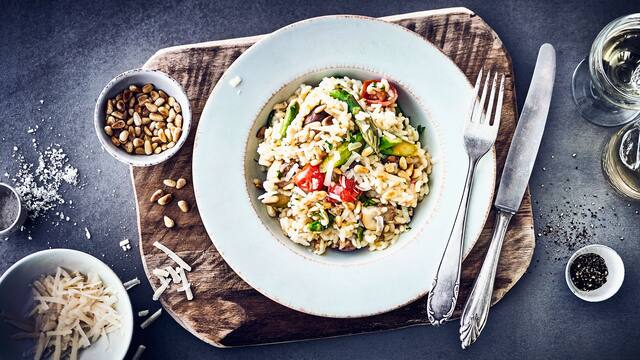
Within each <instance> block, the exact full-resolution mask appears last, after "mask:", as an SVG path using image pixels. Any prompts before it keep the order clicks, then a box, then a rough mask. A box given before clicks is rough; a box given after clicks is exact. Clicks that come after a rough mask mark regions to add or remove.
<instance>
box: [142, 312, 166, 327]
mask: <svg viewBox="0 0 640 360" xmlns="http://www.w3.org/2000/svg"><path fill="white" fill-rule="evenodd" d="M161 314H162V308H160V309H158V311H156V312H154V313H153V314H151V316H149V317H148V318H147V320H145V321H143V322H142V324H140V328H141V329H143V330H144V329H146V328H148V327H149V325H151V324H152V323H153V322H154V321H156V319H157V318H159V317H160V315H161Z"/></svg>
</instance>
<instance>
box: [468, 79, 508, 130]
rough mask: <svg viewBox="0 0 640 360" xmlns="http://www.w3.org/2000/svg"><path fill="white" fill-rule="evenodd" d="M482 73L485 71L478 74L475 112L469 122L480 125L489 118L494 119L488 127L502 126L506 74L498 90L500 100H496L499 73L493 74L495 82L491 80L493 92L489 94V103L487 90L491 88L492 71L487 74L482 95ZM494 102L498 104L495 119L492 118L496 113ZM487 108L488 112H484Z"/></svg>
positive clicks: (473, 111)
mask: <svg viewBox="0 0 640 360" xmlns="http://www.w3.org/2000/svg"><path fill="white" fill-rule="evenodd" d="M482 73H483V70H482V69H481V70H480V73H479V74H478V78H477V79H476V85H475V87H474V89H473V91H474V95H473V98H474V102H473V110H472V112H471V116H470V118H469V122H471V123H479V124H484V123H485V122H486V120H487V118H489V119H490V120H491V119H493V121H491V122H490V123H488V124H487V125H490V126H496V127H499V125H500V115H501V113H502V99H503V97H504V74H502V75H501V76H500V89H499V90H498V99H497V101H496V99H495V93H496V81H497V79H498V73H497V72H496V73H494V74H493V80H491V92H490V94H489V101H486V100H487V90H488V88H489V79H491V75H492V73H491V71H489V72H488V73H487V76H486V77H485V80H484V85H483V87H482V94H480V93H479V92H480V83H481V81H482ZM478 95H480V100H479V101H478ZM494 101H495V102H496V106H495V114H493V117H492V116H491V113H492V111H494V107H493V105H494ZM485 108H486V110H484V109H485Z"/></svg>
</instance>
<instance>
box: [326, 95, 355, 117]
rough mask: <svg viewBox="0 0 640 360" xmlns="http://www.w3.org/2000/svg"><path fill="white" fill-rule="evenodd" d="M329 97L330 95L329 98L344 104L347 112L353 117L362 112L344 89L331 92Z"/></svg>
mask: <svg viewBox="0 0 640 360" xmlns="http://www.w3.org/2000/svg"><path fill="white" fill-rule="evenodd" d="M329 95H331V97H332V98H334V99H336V100H340V101H344V102H346V103H347V107H348V109H349V112H350V113H351V114H353V115H354V116H355V115H356V114H357V113H359V112H360V111H362V108H361V107H360V104H358V101H357V100H356V98H354V97H353V95H351V94H349V92H347V91H346V90H344V89H335V90H333V91H331V92H330V93H329Z"/></svg>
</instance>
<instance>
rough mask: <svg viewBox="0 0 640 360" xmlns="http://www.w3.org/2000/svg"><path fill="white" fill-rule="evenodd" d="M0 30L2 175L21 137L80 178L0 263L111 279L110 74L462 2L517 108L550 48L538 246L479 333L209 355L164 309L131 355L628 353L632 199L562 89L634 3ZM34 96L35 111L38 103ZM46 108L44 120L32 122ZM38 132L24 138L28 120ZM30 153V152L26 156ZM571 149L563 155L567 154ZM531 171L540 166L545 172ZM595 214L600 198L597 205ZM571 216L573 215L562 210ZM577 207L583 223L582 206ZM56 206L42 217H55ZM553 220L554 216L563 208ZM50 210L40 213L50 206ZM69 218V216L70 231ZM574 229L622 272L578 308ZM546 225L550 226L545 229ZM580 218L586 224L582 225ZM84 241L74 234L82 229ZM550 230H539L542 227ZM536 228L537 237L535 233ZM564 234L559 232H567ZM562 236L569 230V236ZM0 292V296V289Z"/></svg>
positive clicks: (6, 21) (130, 203) (187, 16)
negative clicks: (200, 50)
mask: <svg viewBox="0 0 640 360" xmlns="http://www.w3.org/2000/svg"><path fill="white" fill-rule="evenodd" d="M3 4H4V5H5V6H3V7H2V8H3V10H4V17H3V21H2V23H0V30H1V31H0V32H1V33H2V37H0V65H1V66H2V70H3V71H2V75H1V76H0V94H1V96H0V113H1V114H2V118H1V119H0V138H1V139H2V141H1V142H0V178H1V179H3V181H4V180H5V179H6V178H5V177H4V176H3V175H2V174H4V173H5V171H7V172H9V173H10V174H12V175H13V174H14V173H15V167H16V164H15V162H14V160H13V159H12V157H11V153H12V148H13V146H18V147H20V148H21V149H22V150H21V151H23V152H24V153H25V155H26V156H33V153H32V152H31V151H30V143H31V141H32V138H34V137H35V138H36V139H37V141H38V143H39V144H40V146H46V145H48V144H50V143H59V144H60V145H61V147H62V148H63V149H65V151H66V152H67V154H68V156H69V158H70V161H71V163H72V164H73V165H74V166H76V167H77V168H78V169H79V171H80V174H81V182H82V184H84V185H83V186H82V187H81V188H70V187H68V188H65V191H64V196H65V198H66V199H71V200H73V205H72V206H69V205H63V206H60V208H59V210H62V211H64V213H65V214H67V215H69V216H70V217H71V221H70V222H68V223H67V222H63V223H61V224H60V225H58V226H55V225H54V224H53V223H52V221H51V219H48V220H47V219H41V220H39V221H37V222H35V223H31V224H28V225H27V230H28V232H30V234H31V236H32V238H33V239H32V240H29V239H28V238H27V232H26V231H25V232H24V233H21V234H16V235H13V236H11V237H10V238H9V239H8V240H6V241H4V240H3V239H0V271H4V270H6V269H7V268H8V267H9V266H10V265H11V264H13V263H14V262H15V261H17V260H18V259H20V258H22V257H23V256H25V255H27V254H30V253H32V252H35V251H38V250H41V249H46V248H49V247H67V248H72V249H79V250H83V251H86V252H88V253H90V254H93V255H96V256H98V257H99V258H102V259H103V260H104V261H105V262H106V263H107V264H109V265H111V266H112V267H113V269H114V270H115V271H116V272H117V273H118V275H119V276H120V277H121V278H122V279H123V280H128V279H130V278H132V277H134V276H138V277H139V278H141V279H144V273H143V269H142V264H141V260H140V258H139V255H138V250H137V246H136V245H135V241H134V249H133V250H132V251H130V252H127V253H124V252H123V251H121V250H120V248H119V247H118V244H117V243H118V242H119V241H120V240H122V239H124V238H129V239H134V240H135V239H137V231H136V214H135V209H134V200H133V190H132V186H131V182H130V177H129V169H128V168H127V167H126V166H124V165H122V164H120V163H118V162H117V161H116V160H114V159H112V158H111V157H110V156H109V155H108V154H106V153H105V152H103V151H102V150H101V149H100V146H99V144H98V143H97V140H96V139H95V135H94V130H93V124H92V114H93V106H94V101H95V99H96V98H97V95H98V94H99V92H100V90H101V89H102V87H103V86H104V84H106V82H107V81H109V79H111V78H112V77H113V76H115V75H116V74H118V73H120V72H122V71H124V70H127V69H131V68H135V67H139V66H140V65H141V64H143V63H144V61H145V60H146V59H147V58H149V57H150V56H151V55H152V54H153V53H154V52H155V51H156V50H157V49H160V48H163V47H167V46H172V45H180V44H188V43H195V42H201V41H208V40H216V39H224V38H231V37H240V36H248V35H255V34H262V33H268V32H270V31H273V30H276V29H278V28H279V27H281V26H284V25H287V24H289V23H291V22H294V21H297V20H302V19H305V18H309V17H313V16H318V15H325V14H337V13H352V14H362V15H370V16H384V15H392V14H400V13H405V12H411V11H420V10H428V9H437V8H443V7H451V6H466V7H468V8H470V9H472V10H474V11H475V12H476V13H477V14H478V15H480V16H481V17H482V18H483V19H484V20H485V21H487V23H489V25H491V26H492V27H493V28H494V29H495V30H496V32H497V33H498V34H499V35H500V37H501V39H502V40H503V42H504V43H505V45H506V47H507V49H508V50H509V52H510V53H511V56H512V59H513V65H514V69H515V74H516V85H517V93H518V95H519V105H520V106H522V101H523V100H524V97H525V94H526V90H527V87H528V84H529V79H530V77H531V74H532V72H533V65H534V63H535V59H536V53H537V49H538V46H539V45H540V44H542V43H543V42H549V43H552V44H553V45H554V46H555V47H556V50H557V58H558V64H557V70H558V71H557V76H556V87H555V95H554V98H553V101H552V104H551V110H550V114H549V120H548V123H547V131H546V134H545V136H544V138H543V141H542V146H541V152H540V154H539V156H538V161H537V165H536V168H535V169H534V173H533V178H532V180H531V191H532V193H533V199H534V202H535V204H534V214H535V217H536V232H537V233H541V234H542V236H541V237H540V238H539V239H538V243H537V247H536V253H535V255H534V260H533V262H532V266H531V267H530V269H529V272H528V273H527V274H526V275H525V276H524V278H523V279H522V280H521V281H520V282H519V283H518V284H517V285H516V286H515V288H514V289H513V290H512V291H511V292H510V293H509V294H508V296H506V298H505V299H504V300H502V301H501V302H500V303H499V304H498V305H497V306H496V307H494V308H493V309H492V312H491V315H490V317H489V323H488V325H487V327H486V329H485V330H484V332H483V334H482V337H481V338H480V340H479V342H478V343H477V344H475V345H474V346H473V347H472V348H471V349H470V350H467V351H462V350H460V348H459V342H458V340H457V331H458V328H457V324H449V325H446V326H444V327H441V328H428V327H417V328H410V329H404V330H398V331H391V332H386V333H378V334H370V335H361V336H353V337H346V338H337V339H329V340H319V341H308V342H302V343H292V344H282V345H271V346H261V347H253V348H245V349H225V350H220V349H216V348H213V347H211V346H209V345H207V344H205V343H203V342H201V341H199V340H197V339H196V338H195V337H193V336H191V335H190V334H189V333H188V332H186V331H185V330H183V329H182V328H181V327H180V326H179V325H178V324H177V323H175V322H174V321H173V320H172V319H171V318H170V317H169V316H167V315H163V316H162V318H161V319H159V320H158V321H157V322H156V323H154V324H153V325H152V326H151V327H150V328H148V329H147V330H145V331H141V330H139V329H138V328H137V327H136V329H137V330H136V332H135V336H134V339H133V345H132V349H135V347H137V345H138V344H145V345H146V346H147V351H146V352H145V356H144V358H145V359H160V358H172V359H199V358H220V359H223V358H225V359H226V358H245V359H321V358H322V359H334V358H349V359H391V358H397V359H414V358H455V359H463V358H474V359H497V358H507V359H515V358H527V359H528V358H531V359H536V358H554V359H567V358H577V359H599V358H610V359H623V358H625V359H631V358H636V359H637V358H638V356H639V354H640V349H639V348H640V326H638V324H640V311H638V308H637V303H638V302H637V299H638V298H640V287H639V286H638V284H639V277H638V274H637V270H638V269H640V251H639V250H640V244H639V243H638V240H639V236H638V222H639V220H640V215H637V214H636V211H637V210H638V209H639V208H640V207H639V206H638V204H629V203H628V202H627V201H625V200H623V199H620V198H618V197H616V196H614V195H613V194H612V192H611V190H610V189H609V187H608V185H607V184H606V182H605V180H604V178H603V176H602V174H601V171H600V165H599V158H600V149H601V145H602V143H603V142H604V141H605V139H606V138H607V137H608V135H609V134H611V133H612V130H607V129H603V128H597V127H595V126H592V125H590V124H588V123H586V122H585V121H583V120H581V119H580V118H579V115H578V114H577V113H576V111H575V110H574V107H573V103H572V100H571V92H570V80H571V73H572V71H573V69H574V66H575V65H576V64H577V63H578V62H579V61H580V60H581V59H582V58H583V57H584V56H585V55H586V54H587V51H588V49H589V46H590V43H591V41H592V40H593V38H594V37H595V35H596V34H597V32H598V31H599V30H600V29H601V28H602V27H603V26H604V25H605V24H606V23H607V22H609V21H610V20H612V19H613V18H615V17H618V16H621V15H624V14H627V13H632V12H638V11H640V5H639V4H638V3H637V2H635V1H603V2H593V1H588V2H585V1H562V2H557V1H549V2H522V1H509V2H492V1H462V2H453V1H405V2H402V4H400V2H398V3H396V2H393V1H367V2H346V1H334V0H329V1H322V2H318V3H312V2H309V3H308V4H305V3H304V2H298V1H292V0H290V1H281V2H267V1H257V2H247V3H246V4H245V3H241V2H236V1H226V2H222V1H219V2H206V1H199V2H195V1H194V2H184V3H183V2H180V3H175V4H159V3H153V2H135V1H127V2H117V3H116V2H113V3H109V2H105V3H101V2H96V3H94V4H89V3H86V4H83V3H81V2H63V1H51V2H49V1H42V2H26V1H22V2H15V3H6V4H5V2H3ZM41 99H42V100H44V103H43V104H42V105H41V104H40V102H39V100H41ZM49 117H51V119H50V120H46V119H48V118H49ZM43 118H45V120H46V121H45V122H46V124H47V125H46V126H41V128H40V129H39V130H38V131H37V132H36V134H35V136H34V135H32V134H27V129H28V128H29V127H30V126H33V125H35V124H41V119H43ZM29 154H31V155H29ZM572 154H576V155H575V157H574V156H572ZM543 168H544V169H543ZM600 207H604V208H603V209H600ZM574 209H575V210H579V211H575V212H576V213H577V214H573V211H574ZM587 209H591V210H593V211H594V212H596V213H597V215H596V217H595V218H591V217H590V216H588V215H582V214H581V213H582V212H585V211H586V210H587ZM53 213H55V211H54V212H53ZM561 214H562V215H561ZM51 215H52V217H53V214H51ZM74 222H77V225H75V226H74V225H73V223H74ZM572 222H573V224H576V225H577V228H578V230H581V229H583V228H584V229H585V231H584V233H585V234H586V238H585V239H583V240H580V241H579V242H580V243H585V244H587V243H601V244H606V245H609V246H611V247H613V248H614V249H616V250H618V252H619V253H620V254H621V255H622V257H623V260H624V262H625V266H626V271H627V273H626V279H625V283H624V285H623V287H622V289H621V290H620V292H619V293H618V294H617V295H616V296H615V297H614V298H612V299H610V300H609V301H606V302H604V303H599V304H589V303H585V302H582V301H581V300H579V299H577V298H576V297H574V296H573V295H572V294H571V293H570V292H569V291H568V289H567V287H566V285H565V283H564V274H563V271H564V266H565V261H566V260H565V259H566V256H567V255H569V254H570V250H569V248H568V245H567V243H568V240H571V239H573V238H574V237H573V236H572V235H571V234H569V235H565V234H564V231H558V228H560V229H562V228H564V229H568V228H569V226H570V225H571V224H572ZM547 224H549V225H550V226H551V227H552V228H553V229H546V227H545V225H547ZM591 225H593V227H591ZM85 226H86V227H88V228H89V229H90V230H91V232H92V234H93V236H92V238H91V240H87V239H86V238H85V237H84V229H83V228H84V227H85ZM547 230H548V231H547ZM543 232H544V233H545V234H547V235H544V234H543ZM569 232H572V231H569ZM573 232H574V233H575V231H573ZM130 294H131V300H132V302H133V306H134V310H136V311H137V310H140V309H146V308H149V309H155V308H157V306H158V305H157V304H154V303H153V302H152V301H151V289H150V287H149V285H148V284H147V283H146V282H145V283H144V284H143V285H142V286H138V287H137V288H135V289H133V290H132V291H131V292H130ZM0 296H9V295H8V294H0ZM1 352H2V349H0V357H2V356H1V355H2V354H1Z"/></svg>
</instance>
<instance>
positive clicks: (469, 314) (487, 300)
mask: <svg viewBox="0 0 640 360" xmlns="http://www.w3.org/2000/svg"><path fill="white" fill-rule="evenodd" d="M512 216H513V213H511V212H506V211H502V210H499V211H498V214H497V216H496V225H495V228H494V230H493V237H492V238H491V244H490V245H489V250H488V251H487V256H486V257H485V259H484V262H483V263H482V268H481V269H480V273H479V274H478V278H477V279H476V283H475V284H474V285H473V290H471V294H470V295H469V298H468V299H467V303H466V304H465V306H464V310H463V312H462V317H461V318H460V341H461V342H462V348H463V349H466V348H468V347H469V346H471V344H473V343H474V342H475V341H476V339H477V338H478V337H479V336H480V332H481V331H482V329H483V328H484V325H485V324H486V323H487V317H488V316H489V307H490V306H491V295H492V294H493V283H494V280H495V277H496V270H497V268H498V261H499V260H500V250H501V249H502V242H503V240H504V236H505V234H506V233H507V227H508V226H509V221H511V217H512Z"/></svg>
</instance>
